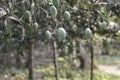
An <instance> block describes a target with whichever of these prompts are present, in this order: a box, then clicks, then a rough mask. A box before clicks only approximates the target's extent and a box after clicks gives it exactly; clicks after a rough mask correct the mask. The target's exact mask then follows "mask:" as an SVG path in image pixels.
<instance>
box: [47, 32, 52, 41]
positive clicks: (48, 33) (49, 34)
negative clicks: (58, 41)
mask: <svg viewBox="0 0 120 80" xmlns="http://www.w3.org/2000/svg"><path fill="white" fill-rule="evenodd" d="M51 37H52V35H51V33H50V31H46V32H45V38H46V39H47V40H48V39H51Z"/></svg>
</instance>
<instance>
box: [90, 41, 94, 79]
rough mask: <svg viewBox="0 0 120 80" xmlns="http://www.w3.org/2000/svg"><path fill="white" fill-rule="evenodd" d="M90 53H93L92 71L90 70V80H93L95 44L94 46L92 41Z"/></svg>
mask: <svg viewBox="0 0 120 80" xmlns="http://www.w3.org/2000/svg"><path fill="white" fill-rule="evenodd" d="M90 51H91V67H90V68H91V69H90V72H91V73H90V80H93V68H94V52H93V44H92V39H91V42H90Z"/></svg>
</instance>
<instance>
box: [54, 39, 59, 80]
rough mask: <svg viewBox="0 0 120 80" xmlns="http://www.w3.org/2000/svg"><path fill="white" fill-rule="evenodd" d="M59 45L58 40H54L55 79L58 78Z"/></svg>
mask: <svg viewBox="0 0 120 80" xmlns="http://www.w3.org/2000/svg"><path fill="white" fill-rule="evenodd" d="M56 48H57V46H56V42H55V41H53V56H54V67H55V80H58V63H57V49H56Z"/></svg>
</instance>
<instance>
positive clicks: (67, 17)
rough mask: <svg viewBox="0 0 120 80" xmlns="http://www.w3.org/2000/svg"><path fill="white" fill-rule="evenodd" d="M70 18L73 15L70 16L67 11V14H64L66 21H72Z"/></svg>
mask: <svg viewBox="0 0 120 80" xmlns="http://www.w3.org/2000/svg"><path fill="white" fill-rule="evenodd" d="M70 17H71V15H70V13H69V11H65V13H64V19H65V20H70Z"/></svg>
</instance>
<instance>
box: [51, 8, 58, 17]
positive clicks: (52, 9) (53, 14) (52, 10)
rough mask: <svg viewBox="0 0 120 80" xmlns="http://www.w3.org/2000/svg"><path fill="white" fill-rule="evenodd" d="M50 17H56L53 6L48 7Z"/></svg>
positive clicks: (55, 10)
mask: <svg viewBox="0 0 120 80" xmlns="http://www.w3.org/2000/svg"><path fill="white" fill-rule="evenodd" d="M50 15H51V16H52V17H56V16H57V9H56V7H55V6H51V7H50Z"/></svg>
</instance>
